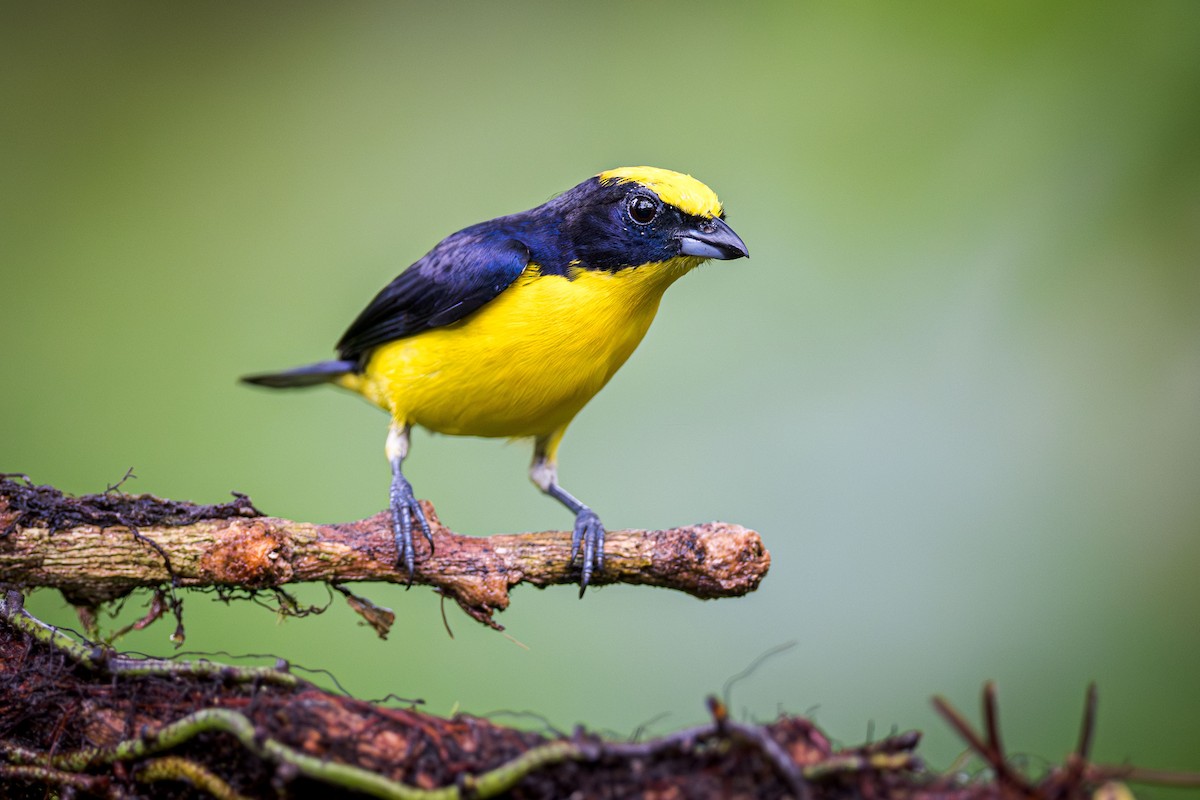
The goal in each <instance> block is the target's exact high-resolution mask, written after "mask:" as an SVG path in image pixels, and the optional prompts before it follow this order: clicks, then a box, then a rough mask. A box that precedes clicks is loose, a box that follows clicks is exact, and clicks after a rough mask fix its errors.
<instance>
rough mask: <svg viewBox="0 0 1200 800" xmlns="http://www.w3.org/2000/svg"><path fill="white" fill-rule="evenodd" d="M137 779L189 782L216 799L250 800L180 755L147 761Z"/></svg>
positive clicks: (143, 781)
mask: <svg viewBox="0 0 1200 800" xmlns="http://www.w3.org/2000/svg"><path fill="white" fill-rule="evenodd" d="M137 779H138V781H140V782H142V783H155V782H157V781H179V782H181V783H187V784H190V785H191V786H193V787H195V788H197V789H199V790H200V791H202V792H206V793H208V794H209V795H212V796H213V797H214V798H216V800H250V798H248V797H246V795H243V794H239V793H238V792H237V791H236V790H234V788H233V787H232V786H230V785H229V784H228V783H226V782H225V781H224V780H223V779H221V778H220V777H219V776H217V775H214V774H213V773H212V772H210V771H209V770H207V769H205V768H204V767H203V766H202V765H200V764H197V763H196V762H195V761H189V760H187V759H186V758H180V757H179V756H163V757H162V758H156V759H153V760H151V761H147V762H146V764H145V766H143V767H142V768H141V769H139V770H138V771H137Z"/></svg>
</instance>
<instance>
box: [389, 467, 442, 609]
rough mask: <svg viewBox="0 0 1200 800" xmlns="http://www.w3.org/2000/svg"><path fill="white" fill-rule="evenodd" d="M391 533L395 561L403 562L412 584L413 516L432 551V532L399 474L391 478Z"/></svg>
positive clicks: (410, 488)
mask: <svg viewBox="0 0 1200 800" xmlns="http://www.w3.org/2000/svg"><path fill="white" fill-rule="evenodd" d="M391 501H392V502H391V506H392V533H393V534H394V535H395V537H396V551H397V559H396V561H397V563H398V564H403V565H404V568H405V570H407V571H408V585H409V586H412V582H413V575H414V574H415V571H416V550H415V549H414V547H413V537H412V529H413V517H416V519H417V524H418V525H420V526H421V533H422V534H424V536H425V539H426V541H428V542H429V550H430V552H432V551H433V532H432V531H431V530H430V529H429V520H427V519H425V510H424V509H422V508H421V504H420V503H418V502H417V498H416V495H414V494H413V490H412V484H410V483H409V482H408V480H407V479H406V478H405V477H404V476H403V475H400V474H396V475H394V476H393V478H392V493H391Z"/></svg>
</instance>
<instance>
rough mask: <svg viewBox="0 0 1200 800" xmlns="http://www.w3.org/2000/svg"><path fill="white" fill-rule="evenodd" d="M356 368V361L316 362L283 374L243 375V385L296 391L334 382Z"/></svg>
mask: <svg viewBox="0 0 1200 800" xmlns="http://www.w3.org/2000/svg"><path fill="white" fill-rule="evenodd" d="M357 367H358V362H356V361H318V362H317V363H316V364H305V365H304V366H303V367H296V368H295V369H289V370H285V371H284V372H264V373H263V374H261V375H243V376H242V378H241V380H242V382H243V383H252V384H254V385H255V386H268V387H270V388H272V389H297V388H300V387H303V386H320V385H321V384H322V383H329V382H331V381H335V380H337V379H338V378H340V377H341V376H343V375H345V374H346V373H347V372H353V371H354V370H355V369H356V368H357Z"/></svg>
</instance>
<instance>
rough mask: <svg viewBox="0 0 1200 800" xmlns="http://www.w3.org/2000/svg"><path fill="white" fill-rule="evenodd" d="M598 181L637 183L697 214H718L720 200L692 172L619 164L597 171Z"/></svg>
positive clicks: (704, 215)
mask: <svg viewBox="0 0 1200 800" xmlns="http://www.w3.org/2000/svg"><path fill="white" fill-rule="evenodd" d="M596 177H598V178H599V179H600V182H601V183H604V184H609V183H614V182H616V183H631V182H633V183H640V184H641V185H642V186H645V187H646V188H647V189H649V190H650V191H652V192H654V193H655V194H656V195H658V199H659V200H662V201H663V202H664V203H669V204H670V205H673V206H675V207H676V208H678V209H679V210H680V211H682V212H683V213H685V214H692V215H693V216H698V217H706V218H712V217H719V216H721V201H720V200H718V199H717V194H716V192H714V191H713V190H712V189H710V188H708V187H707V186H705V185H704V184H703V183H701V182H700V181H698V180H696V179H695V178H693V177H692V176H691V175H684V174H682V173H679V172H672V171H671V170H669V169H660V168H659V167H620V168H619V169H610V170H608V171H607V172H601V173H600V174H599V175H597V176H596Z"/></svg>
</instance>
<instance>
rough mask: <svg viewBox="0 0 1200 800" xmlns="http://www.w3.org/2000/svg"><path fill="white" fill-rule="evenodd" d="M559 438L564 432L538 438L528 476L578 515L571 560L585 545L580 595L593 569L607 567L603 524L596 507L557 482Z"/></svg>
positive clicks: (572, 535)
mask: <svg viewBox="0 0 1200 800" xmlns="http://www.w3.org/2000/svg"><path fill="white" fill-rule="evenodd" d="M559 438H561V433H560V434H559V435H558V436H554V437H551V438H549V439H538V440H537V444H536V445H535V446H534V453H533V464H532V465H531V466H530V467H529V477H530V479H531V480H532V481H533V483H534V485H536V486H537V487H538V488H539V489H541V490H542V491H543V492H545V493H546V494H548V495H550V496H551V497H553V498H554V499H555V500H557V501H558V502H560V503H562V504H563V505H564V506H566V507H567V508H568V509H570V510H571V513H572V514H574V515H575V530H574V532H573V533H572V534H571V562H572V563H574V561H575V557H576V556H578V555H579V551H580V546H581V545H582V549H583V566H582V571H581V574H580V576H579V596H580V597H583V593H584V592H585V591H586V590H587V587H588V583H590V582H591V580H592V574H593V572H595V571H596V570H601V569H603V568H604V525H603V523H601V522H600V517H599V516H597V515H596V512H595V511H592V510H591V509H590V508H588V507H587V506H585V505H584V504H583V503H581V502H580V501H579V500H578V499H576V498H575V496H574V495H572V494H571V493H570V492H568V491H567V490H566V489H564V488H562V487H561V486H559V485H558V463H557V462H556V461H555V460H554V451H555V450H556V449H557V446H558V439H559Z"/></svg>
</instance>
